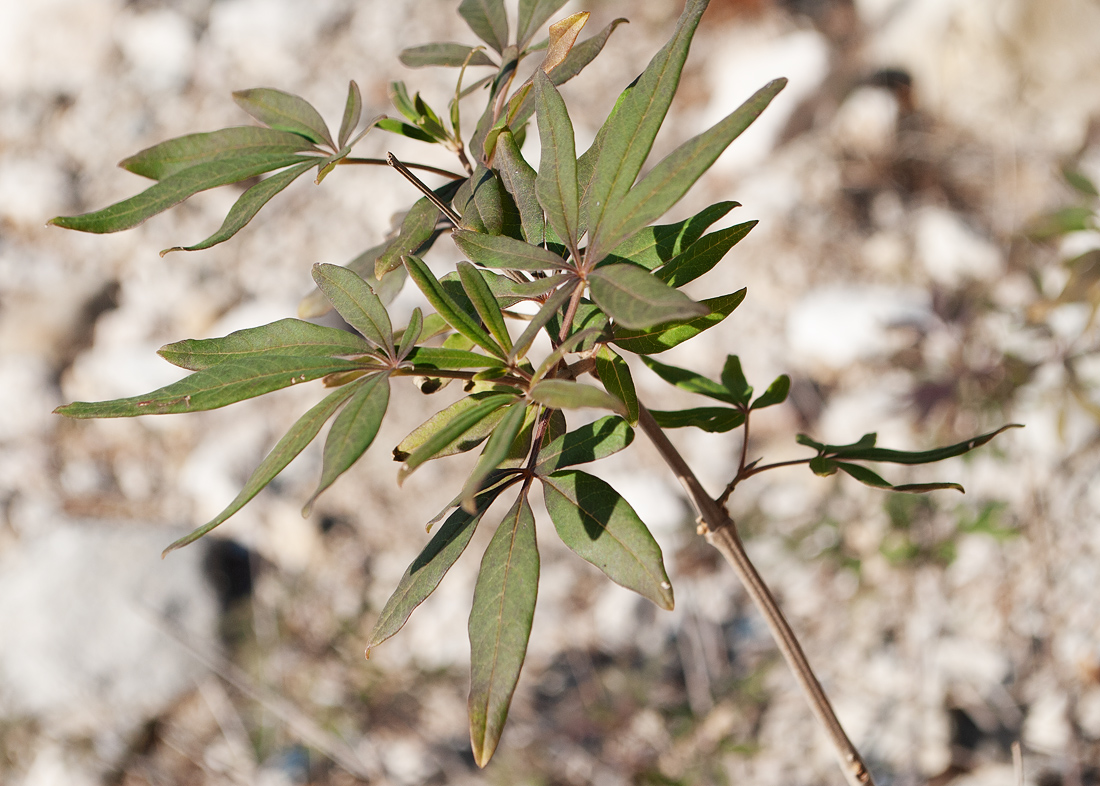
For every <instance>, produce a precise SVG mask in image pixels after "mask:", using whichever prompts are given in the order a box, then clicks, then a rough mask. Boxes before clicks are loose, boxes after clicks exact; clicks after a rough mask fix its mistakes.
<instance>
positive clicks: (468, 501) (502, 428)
mask: <svg viewBox="0 0 1100 786" xmlns="http://www.w3.org/2000/svg"><path fill="white" fill-rule="evenodd" d="M536 409H537V407H536ZM498 411H500V410H498ZM526 417H527V407H526V406H525V405H524V404H523V403H516V404H512V405H511V406H509V407H508V408H507V409H505V410H504V417H502V418H501V420H500V425H498V426H497V427H496V428H494V429H493V431H492V434H490V436H489V441H488V442H486V443H485V450H483V451H481V456H480V457H479V458H478V461H477V464H476V465H475V466H474V469H473V472H471V473H470V477H469V478H467V479H466V484H465V485H464V486H463V488H462V493H461V494H460V495H459V496H460V498H461V500H462V506H463V507H464V508H466V509H467V510H473V504H474V495H476V494H477V493H478V492H480V491H481V490H482V487H483V484H484V483H485V480H486V478H488V477H489V475H490V474H491V473H492V472H493V470H495V469H497V468H498V467H499V466H500V465H501V464H502V463H503V462H504V461H505V459H507V458H508V455H509V453H510V452H511V449H512V443H513V442H514V441H515V439H516V437H518V436H519V432H520V430H521V429H522V428H523V422H524V420H525V419H526Z"/></svg>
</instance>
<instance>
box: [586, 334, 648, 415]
mask: <svg viewBox="0 0 1100 786" xmlns="http://www.w3.org/2000/svg"><path fill="white" fill-rule="evenodd" d="M596 373H597V374H599V376H600V382H602V383H603V386H604V387H605V388H607V392H608V393H610V394H611V395H613V396H615V398H617V399H619V400H620V401H622V402H623V405H624V406H625V407H626V418H627V420H629V421H630V425H632V426H636V425H638V414H639V411H638V394H637V393H636V392H635V390H634V378H633V377H632V376H631V375H630V366H628V365H627V364H626V361H625V360H623V359H622V358H621V357H619V355H617V354H616V353H615V351H614V350H613V349H611V348H610V347H608V346H607V345H606V344H605V345H603V346H601V347H600V348H599V350H597V352H596Z"/></svg>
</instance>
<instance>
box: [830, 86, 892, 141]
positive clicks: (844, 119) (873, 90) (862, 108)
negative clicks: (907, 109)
mask: <svg viewBox="0 0 1100 786" xmlns="http://www.w3.org/2000/svg"><path fill="white" fill-rule="evenodd" d="M897 123H898V100H897V98H896V97H895V96H894V94H893V93H891V92H890V91H889V90H886V89H885V88H881V87H861V88H858V89H856V90H854V91H853V92H852V94H851V95H849V96H848V98H847V99H845V101H844V103H843V104H841V106H840V109H839V111H837V113H836V116H835V117H834V118H833V137H834V138H835V139H836V141H837V143H838V144H840V145H841V146H842V147H844V148H847V149H848V150H851V151H852V152H855V153H860V154H863V155H878V154H883V153H885V152H886V151H887V150H889V149H890V147H891V146H892V145H893V144H894V139H895V136H896V132H897Z"/></svg>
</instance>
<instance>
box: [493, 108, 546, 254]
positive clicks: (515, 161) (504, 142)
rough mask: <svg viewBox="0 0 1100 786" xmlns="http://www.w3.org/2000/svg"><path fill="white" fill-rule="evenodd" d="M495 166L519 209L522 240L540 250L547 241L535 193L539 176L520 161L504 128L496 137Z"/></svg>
mask: <svg viewBox="0 0 1100 786" xmlns="http://www.w3.org/2000/svg"><path fill="white" fill-rule="evenodd" d="M496 163H497V166H498V170H497V171H498V173H499V174H500V179H501V182H503V183H504V187H505V188H506V189H507V190H508V193H509V194H511V195H512V198H513V199H514V200H515V202H516V206H517V207H518V209H519V216H520V221H521V223H522V224H523V237H524V238H525V239H526V240H527V242H528V243H529V244H531V245H532V246H541V245H542V244H543V242H545V240H546V217H545V216H544V215H543V212H542V205H540V204H539V198H538V193H537V191H536V185H535V183H536V178H537V177H538V173H537V172H535V170H534V169H533V168H532V167H531V165H530V164H528V163H527V161H526V160H525V159H524V158H523V154H522V153H521V152H520V149H519V145H518V144H516V138H515V136H513V134H512V131H511V129H508V128H505V129H504V131H503V132H502V133H501V134H500V136H499V137H497V146H496Z"/></svg>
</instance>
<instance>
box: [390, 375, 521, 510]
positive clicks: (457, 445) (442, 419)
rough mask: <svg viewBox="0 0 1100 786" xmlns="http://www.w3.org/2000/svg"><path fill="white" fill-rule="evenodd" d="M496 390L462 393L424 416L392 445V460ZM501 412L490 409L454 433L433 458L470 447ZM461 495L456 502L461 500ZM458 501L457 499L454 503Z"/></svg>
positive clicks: (493, 425) (487, 432) (405, 454)
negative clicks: (413, 427)
mask: <svg viewBox="0 0 1100 786" xmlns="http://www.w3.org/2000/svg"><path fill="white" fill-rule="evenodd" d="M498 394H499V390H496V391H489V392H480V393H475V394H473V395H469V396H464V397H463V398H460V399H459V400H458V401H456V402H454V403H453V404H451V405H449V406H446V407H444V408H443V409H441V410H440V411H439V412H436V413H435V414H434V415H432V416H431V417H430V418H428V419H427V420H425V421H424V422H423V423H421V424H420V425H419V426H417V427H416V428H415V429H413V430H412V431H411V432H409V435H408V436H406V437H405V438H404V439H403V440H401V443H400V444H399V445H398V446H397V447H395V448H394V449H393V460H394V461H405V460H406V459H408V458H409V456H410V455H412V454H413V452H414V451H416V449H417V448H419V447H421V446H422V445H423V444H424V443H425V442H427V441H428V440H429V439H431V438H432V437H433V436H435V435H436V434H437V433H438V432H439V431H440V429H442V428H444V427H445V426H446V425H447V424H448V423H450V422H451V421H452V420H454V419H455V418H456V417H458V416H459V415H461V414H463V413H464V412H466V411H468V410H470V409H473V408H474V407H476V406H477V405H478V403H479V402H481V401H483V400H484V399H486V398H488V397H489V396H493V395H498ZM504 415H505V412H504V410H502V409H497V410H496V411H494V412H490V413H489V414H488V415H486V416H485V417H484V418H482V419H481V420H480V421H479V422H478V423H477V424H475V425H474V426H472V427H471V428H469V429H467V430H466V431H464V432H463V433H461V434H459V435H458V436H457V437H455V438H454V439H453V440H452V441H451V442H450V443H449V444H447V445H446V446H445V447H443V448H441V449H440V450H438V451H436V453H435V455H434V457H433V458H446V457H447V456H455V455H458V454H459V453H465V452H466V451H468V450H473V449H474V448H476V447H477V446H478V445H480V444H481V443H482V442H484V441H485V438H486V437H488V436H489V435H490V434H491V433H492V432H493V429H495V428H496V427H497V425H498V424H499V423H500V421H501V419H502V418H503V417H504ZM461 501H462V500H461V498H460V499H459V502H461ZM455 504H458V503H455Z"/></svg>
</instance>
